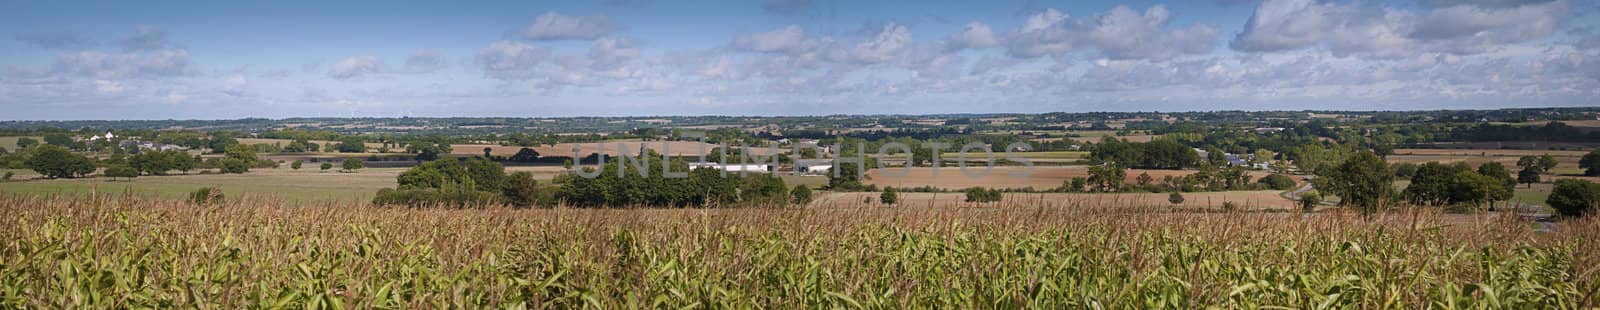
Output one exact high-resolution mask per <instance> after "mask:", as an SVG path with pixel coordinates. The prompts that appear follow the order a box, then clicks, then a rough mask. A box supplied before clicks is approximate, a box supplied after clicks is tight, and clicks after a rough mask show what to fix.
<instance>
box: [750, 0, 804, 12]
mask: <svg viewBox="0 0 1600 310" xmlns="http://www.w3.org/2000/svg"><path fill="white" fill-rule="evenodd" d="M815 4H816V3H814V2H813V1H812V0H765V1H761V10H762V11H766V12H767V13H772V14H794V13H799V12H803V11H805V10H807V9H810V8H811V7H812V6H814V5H815Z"/></svg>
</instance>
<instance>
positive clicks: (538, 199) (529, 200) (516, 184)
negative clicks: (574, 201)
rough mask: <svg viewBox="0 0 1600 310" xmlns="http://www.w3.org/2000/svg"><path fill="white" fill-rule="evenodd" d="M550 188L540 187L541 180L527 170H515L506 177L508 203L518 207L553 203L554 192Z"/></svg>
mask: <svg viewBox="0 0 1600 310" xmlns="http://www.w3.org/2000/svg"><path fill="white" fill-rule="evenodd" d="M548 189H550V188H548V187H546V188H541V187H539V180H534V179H533V173H531V172H527V171H517V172H513V173H511V174H510V175H508V176H507V178H506V185H505V189H504V190H503V191H502V194H503V195H505V198H506V203H507V204H510V205H512V206H516V207H524V208H526V207H532V206H537V205H553V204H554V203H553V201H552V199H551V198H553V196H554V195H553V193H552V191H551V190H548Z"/></svg>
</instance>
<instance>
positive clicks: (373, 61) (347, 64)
mask: <svg viewBox="0 0 1600 310" xmlns="http://www.w3.org/2000/svg"><path fill="white" fill-rule="evenodd" d="M382 69H383V59H379V58H378V56H354V57H350V58H345V59H344V60H340V61H339V62H337V63H334V64H333V67H332V68H331V69H330V70H328V76H329V77H332V78H335V79H341V80H344V79H350V78H355V77H360V76H363V75H372V74H377V73H378V72H380V71H382Z"/></svg>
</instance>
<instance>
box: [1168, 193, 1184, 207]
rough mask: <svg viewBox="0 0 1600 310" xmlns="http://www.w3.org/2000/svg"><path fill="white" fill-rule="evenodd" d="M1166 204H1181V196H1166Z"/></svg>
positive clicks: (1175, 194)
mask: <svg viewBox="0 0 1600 310" xmlns="http://www.w3.org/2000/svg"><path fill="white" fill-rule="evenodd" d="M1167 202H1171V203H1172V204H1175V205H1179V204H1183V194H1179V193H1178V192H1172V194H1171V195H1167Z"/></svg>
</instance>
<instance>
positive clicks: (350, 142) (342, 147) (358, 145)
mask: <svg viewBox="0 0 1600 310" xmlns="http://www.w3.org/2000/svg"><path fill="white" fill-rule="evenodd" d="M335 149H337V150H338V151H339V152H340V153H365V152H366V151H367V144H366V142H365V141H364V140H362V139H361V137H345V138H344V139H339V146H338V147H337V148H335Z"/></svg>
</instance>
